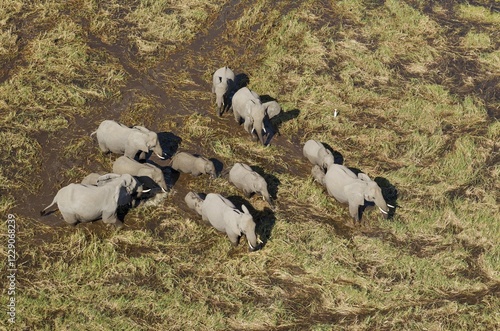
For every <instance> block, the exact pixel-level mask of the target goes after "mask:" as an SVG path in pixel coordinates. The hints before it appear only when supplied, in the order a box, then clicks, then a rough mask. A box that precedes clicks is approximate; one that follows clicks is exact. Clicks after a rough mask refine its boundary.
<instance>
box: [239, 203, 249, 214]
mask: <svg viewBox="0 0 500 331" xmlns="http://www.w3.org/2000/svg"><path fill="white" fill-rule="evenodd" d="M241 210H243V212H244V213H245V214H248V215H250V211H248V208H247V206H245V205H241Z"/></svg>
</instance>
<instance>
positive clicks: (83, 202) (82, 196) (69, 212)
mask: <svg viewBox="0 0 500 331" xmlns="http://www.w3.org/2000/svg"><path fill="white" fill-rule="evenodd" d="M141 194H142V186H141V184H140V183H139V182H138V181H137V180H136V179H135V178H134V177H132V176H131V175H128V174H126V175H121V176H119V177H115V178H114V179H112V180H109V181H108V182H107V183H106V184H104V185H101V186H94V185H84V184H69V185H68V186H65V187H63V188H61V189H60V190H59V191H58V192H57V194H56V196H55V197H54V200H53V201H52V203H51V204H50V205H49V206H47V207H45V208H44V209H43V210H42V211H41V212H40V215H41V216H45V215H48V214H50V213H51V212H52V211H48V209H49V208H51V207H52V206H53V205H54V204H56V203H57V208H58V209H59V211H60V212H61V214H62V216H63V218H64V220H65V221H66V222H67V223H69V224H71V225H76V224H77V223H78V222H80V223H85V222H92V221H95V220H98V219H102V220H103V222H104V223H107V224H114V225H115V226H116V227H117V228H120V227H122V226H123V222H122V221H121V220H120V219H118V217H117V208H118V206H123V205H127V204H129V203H130V202H131V201H132V196H133V195H135V196H137V197H140V195H141Z"/></svg>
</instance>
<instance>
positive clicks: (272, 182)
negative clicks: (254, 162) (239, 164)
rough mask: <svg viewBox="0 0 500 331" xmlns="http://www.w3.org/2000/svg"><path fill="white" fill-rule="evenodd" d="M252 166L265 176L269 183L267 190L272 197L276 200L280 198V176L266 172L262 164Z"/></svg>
mask: <svg viewBox="0 0 500 331" xmlns="http://www.w3.org/2000/svg"><path fill="white" fill-rule="evenodd" d="M250 168H252V170H253V171H255V172H256V173H258V174H259V175H261V176H262V177H264V179H265V180H266V183H267V191H268V192H269V195H270V196H271V199H273V201H274V200H276V199H277V198H278V189H279V185H280V184H281V182H280V180H279V179H278V177H276V176H274V175H272V174H270V173H266V172H265V171H264V169H262V167H260V166H251V167H250Z"/></svg>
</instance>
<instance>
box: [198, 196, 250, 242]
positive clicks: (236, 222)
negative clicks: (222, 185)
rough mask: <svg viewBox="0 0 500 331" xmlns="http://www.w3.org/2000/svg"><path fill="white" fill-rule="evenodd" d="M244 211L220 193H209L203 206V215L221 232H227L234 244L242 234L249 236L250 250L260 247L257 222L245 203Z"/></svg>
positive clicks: (204, 218)
mask: <svg viewBox="0 0 500 331" xmlns="http://www.w3.org/2000/svg"><path fill="white" fill-rule="evenodd" d="M241 209H242V210H243V212H241V211H239V210H238V209H236V207H235V205H234V204H233V203H232V202H231V201H229V200H228V199H226V198H224V197H223V196H222V195H220V194H216V193H209V194H207V196H206V197H205V200H204V201H203V204H202V206H201V216H202V218H203V220H204V221H207V222H209V223H210V224H211V225H212V226H213V227H214V228H216V229H217V230H218V231H220V232H225V233H226V234H227V236H228V237H229V240H230V241H231V243H232V244H233V245H235V246H236V245H238V241H239V238H240V237H241V235H242V234H244V235H245V236H246V237H247V241H248V245H249V246H250V251H255V250H257V249H259V248H260V245H259V243H258V242H257V235H256V234H255V222H254V220H253V217H252V215H251V214H250V212H249V211H248V209H247V207H246V206H245V205H242V206H241Z"/></svg>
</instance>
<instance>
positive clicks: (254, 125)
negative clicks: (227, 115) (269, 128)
mask: <svg viewBox="0 0 500 331" xmlns="http://www.w3.org/2000/svg"><path fill="white" fill-rule="evenodd" d="M232 108H233V114H234V119H235V120H236V122H237V123H238V124H240V123H241V120H242V119H243V121H244V124H243V127H244V128H245V130H246V131H247V132H248V133H250V134H251V135H252V137H257V138H258V140H259V141H260V143H261V144H262V145H265V140H264V137H263V135H262V132H264V133H267V132H266V129H265V127H264V119H265V117H266V116H267V114H266V107H265V106H264V105H263V104H262V102H261V101H260V98H259V95H258V94H257V93H255V92H254V91H252V90H250V89H249V88H248V87H242V88H240V89H239V90H238V91H236V93H235V94H234V96H233V101H232ZM255 135H256V136H255Z"/></svg>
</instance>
